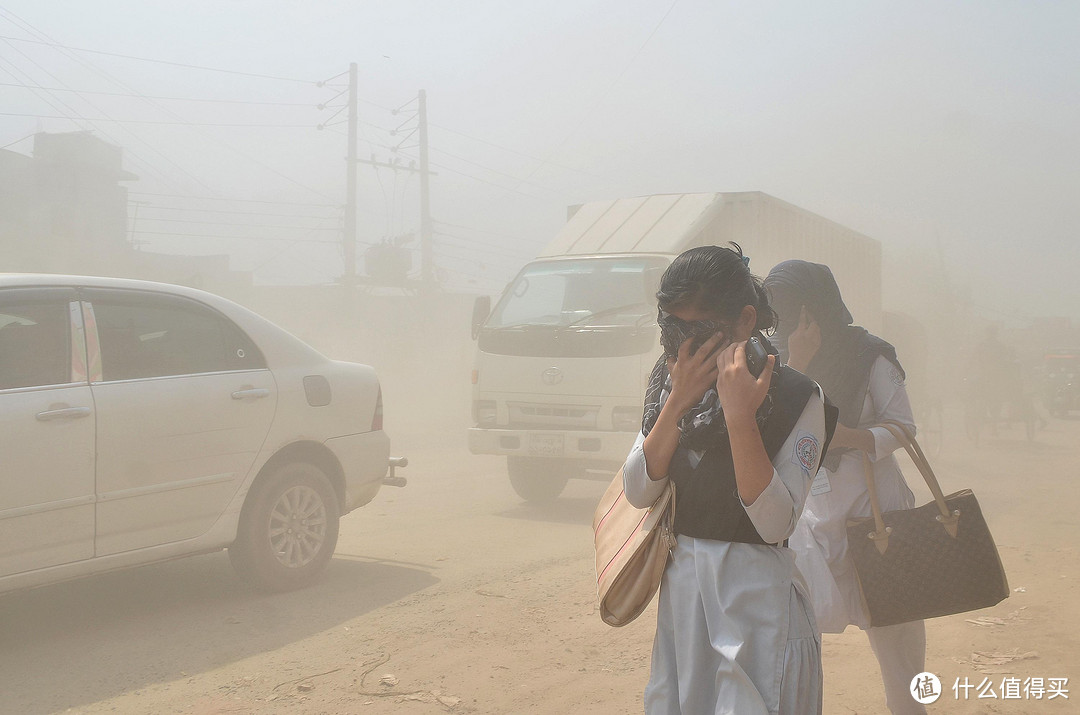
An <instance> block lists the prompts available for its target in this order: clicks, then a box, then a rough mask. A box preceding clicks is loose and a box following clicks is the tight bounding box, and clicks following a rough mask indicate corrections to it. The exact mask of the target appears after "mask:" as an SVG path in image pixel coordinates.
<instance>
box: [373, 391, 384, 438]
mask: <svg viewBox="0 0 1080 715" xmlns="http://www.w3.org/2000/svg"><path fill="white" fill-rule="evenodd" d="M381 429H382V388H381V387H380V388H379V396H378V397H376V398H375V416H374V417H372V418H371V431H372V432H378V431H379V430H381Z"/></svg>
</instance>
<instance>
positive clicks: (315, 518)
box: [269, 485, 326, 568]
mask: <svg viewBox="0 0 1080 715" xmlns="http://www.w3.org/2000/svg"><path fill="white" fill-rule="evenodd" d="M269 533H270V547H271V549H272V550H273V552H274V556H275V557H276V558H277V560H278V562H279V563H281V565H283V566H285V567H287V568H301V567H303V566H306V565H307V564H309V563H311V562H312V561H314V560H315V558H316V557H317V556H318V555H319V552H320V551H322V548H323V545H324V544H325V543H326V504H325V503H324V502H323V499H322V496H320V494H319V492H317V491H316V490H315V489H312V488H311V487H308V486H302V485H301V486H295V487H291V488H290V489H287V490H285V492H283V493H282V495H281V496H280V497H279V498H278V501H277V503H276V504H275V505H274V508H273V509H272V510H271V512H270V532H269Z"/></svg>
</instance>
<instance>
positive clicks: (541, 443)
mask: <svg viewBox="0 0 1080 715" xmlns="http://www.w3.org/2000/svg"><path fill="white" fill-rule="evenodd" d="M529 454H531V455H532V456H534V457H561V456H563V435H561V434H530V435H529Z"/></svg>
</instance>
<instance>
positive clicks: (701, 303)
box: [623, 246, 831, 715]
mask: <svg viewBox="0 0 1080 715" xmlns="http://www.w3.org/2000/svg"><path fill="white" fill-rule="evenodd" d="M736 248H738V247H737V246H736ZM657 301H658V303H659V313H660V314H659V323H660V328H661V343H662V344H663V346H664V351H665V356H663V357H661V359H660V360H659V361H658V362H657V364H656V367H655V368H654V370H653V374H652V379H651V380H650V385H649V389H648V391H647V394H646V397H645V417H644V422H643V425H642V431H641V434H640V435H639V436H638V439H637V442H636V443H635V445H634V448H633V449H632V450H631V452H630V455H629V456H628V457H627V460H626V464H625V465H624V467H623V477H624V487H625V490H626V498H627V499H628V500H629V501H630V502H631V503H632V504H634V505H635V506H638V507H647V506H649V505H651V504H652V503H653V502H654V501H655V500H656V498H657V497H658V496H659V495H660V493H661V492H662V491H663V489H664V487H665V485H666V484H667V483H668V481H669V480H670V481H671V482H673V483H674V485H675V520H674V524H673V526H674V531H675V532H676V534H677V536H676V542H677V543H676V546H675V547H674V549H673V550H672V552H671V558H670V560H669V561H668V564H667V568H666V570H665V571H664V577H663V581H662V583H661V586H660V603H659V610H658V613H657V623H656V640H655V643H654V645H653V656H652V674H651V676H650V679H649V684H648V686H647V687H646V689H645V711H646V712H647V713H649V714H650V715H667V714H669V713H686V714H688V715H689V714H693V715H699V714H702V713H738V714H739V715H758V714H761V715H765V714H766V713H787V714H791V715H807V714H812V713H820V712H821V639H820V636H819V635H818V632H817V627H816V626H815V625H814V618H813V611H812V608H811V606H810V602H809V600H808V597H807V595H806V587H805V586H804V584H803V582H802V580H801V577H800V576H799V572H798V570H797V569H796V568H795V563H794V557H793V555H792V553H791V551H790V550H789V549H788V548H787V547H786V542H785V540H786V539H787V537H788V536H789V535H790V534H791V532H792V530H793V529H794V528H795V523H796V522H797V520H798V518H799V514H800V513H801V511H802V506H803V501H804V499H805V497H806V494H807V491H808V489H809V487H810V482H811V480H812V479H813V477H814V475H815V474H816V472H817V469H818V463H819V461H820V458H821V455H822V454H823V453H824V451H825V448H826V446H827V443H828V438H829V434H830V433H831V427H827V422H828V420H827V419H826V408H825V401H824V396H823V395H822V393H821V390H820V388H818V386H817V385H816V384H814V383H813V382H812V381H811V380H809V379H807V378H806V377H805V376H803V375H801V374H799V373H797V372H795V371H793V370H789V369H787V368H785V367H776V357H775V355H769V357H768V359H767V364H766V365H765V368H764V370H763V371H762V372H761V375H760V376H759V377H757V378H755V377H754V376H753V375H752V374H751V373H750V371H749V370H748V368H747V361H746V352H745V344H746V341H747V339H749V338H750V337H752V336H756V337H758V338H759V339H760V340H762V341H764V338H763V337H762V336H761V333H760V331H762V330H768V329H769V328H771V327H772V326H773V323H774V320H775V316H774V314H773V311H772V309H771V308H770V307H769V302H768V300H767V298H766V296H765V292H764V289H763V288H762V286H761V283H760V281H757V280H756V279H755V278H753V277H752V276H751V275H750V272H749V270H748V268H747V266H746V262H745V261H744V259H743V256H742V251H741V250H737V251H732V250H730V249H727V248H720V247H717V246H703V247H700V248H694V249H691V250H689V251H686V252H685V253H683V254H682V255H680V256H679V257H678V258H676V259H675V261H674V262H673V263H672V264H671V266H669V267H668V269H667V271H666V272H665V273H664V276H663V278H662V279H661V285H660V290H659V292H658V293H657Z"/></svg>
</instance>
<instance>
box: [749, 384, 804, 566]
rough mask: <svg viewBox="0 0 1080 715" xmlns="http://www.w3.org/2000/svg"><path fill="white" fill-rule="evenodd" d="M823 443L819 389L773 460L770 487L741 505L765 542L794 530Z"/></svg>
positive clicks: (772, 541)
mask: <svg viewBox="0 0 1080 715" xmlns="http://www.w3.org/2000/svg"><path fill="white" fill-rule="evenodd" d="M823 444H825V400H824V398H823V397H822V394H821V392H820V388H819V390H818V391H817V392H815V393H814V394H812V395H811V396H810V399H809V400H808V401H807V403H806V407H804V408H803V411H802V415H800V416H799V421H798V422H796V423H795V427H794V428H793V429H792V430H791V434H789V435H788V438H787V440H786V441H785V442H784V444H783V446H781V447H780V451H778V452H777V453H776V455H775V456H774V457H773V460H772V464H773V476H772V480H771V481H770V482H769V486H767V487H765V491H763V492H761V494H759V495H758V498H757V499H755V500H754V503H753V504H751V505H750V506H747V505H746V504H745V503H743V508H744V509H746V513H747V515H749V517H750V521H751V522H753V524H754V528H756V529H757V532H758V534H759V535H760V536H761V538H762V539H764V540H765V542H766V543H769V544H779V543H780V542H782V541H783V540H784V539H786V538H788V537H789V536H791V533H792V532H793V531H795V522H797V521H798V520H799V516H800V515H802V510H803V504H804V503H805V502H806V494H807V492H808V491H809V489H810V482H811V481H813V479H814V476H815V475H816V474H817V471H818V467H819V466H820V464H821V446H822V445H823ZM740 500H741V497H740Z"/></svg>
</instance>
